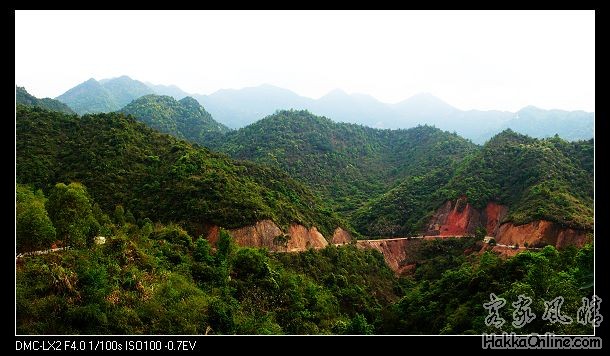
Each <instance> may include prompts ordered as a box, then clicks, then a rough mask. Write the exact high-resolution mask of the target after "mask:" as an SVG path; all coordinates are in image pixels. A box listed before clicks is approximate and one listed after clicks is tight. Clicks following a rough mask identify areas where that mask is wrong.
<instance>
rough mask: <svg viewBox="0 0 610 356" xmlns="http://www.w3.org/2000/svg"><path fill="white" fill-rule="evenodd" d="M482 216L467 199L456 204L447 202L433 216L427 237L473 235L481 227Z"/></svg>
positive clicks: (463, 198) (460, 199)
mask: <svg viewBox="0 0 610 356" xmlns="http://www.w3.org/2000/svg"><path fill="white" fill-rule="evenodd" d="M480 220H481V214H480V213H479V212H478V211H477V210H476V209H474V208H473V207H472V206H471V205H470V203H468V200H467V199H466V197H461V198H459V199H458V200H456V201H455V202H452V201H447V202H445V204H444V205H443V206H441V207H440V208H439V209H438V210H437V211H436V213H435V214H434V215H433V216H432V219H431V220H430V224H429V225H428V229H427V232H426V235H432V236H435V235H440V236H463V235H467V234H472V233H474V231H475V230H476V228H477V227H479V226H481V221H480Z"/></svg>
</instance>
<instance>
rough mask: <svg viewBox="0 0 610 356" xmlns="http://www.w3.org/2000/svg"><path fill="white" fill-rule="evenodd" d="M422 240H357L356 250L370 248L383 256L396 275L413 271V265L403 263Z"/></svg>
mask: <svg viewBox="0 0 610 356" xmlns="http://www.w3.org/2000/svg"><path fill="white" fill-rule="evenodd" d="M421 243H422V239H409V238H395V239H381V240H358V241H357V242H356V246H357V247H358V248H372V249H375V250H377V251H379V252H381V254H382V255H383V258H384V259H385V261H386V263H387V264H388V266H389V267H390V268H391V269H392V270H393V271H394V272H396V273H397V274H403V273H405V272H407V271H409V270H412V269H413V264H409V263H405V261H406V260H407V257H409V255H412V254H413V251H414V250H415V249H416V248H417V247H419V246H420V245H421Z"/></svg>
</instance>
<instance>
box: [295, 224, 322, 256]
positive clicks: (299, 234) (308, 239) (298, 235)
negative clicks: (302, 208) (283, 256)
mask: <svg viewBox="0 0 610 356" xmlns="http://www.w3.org/2000/svg"><path fill="white" fill-rule="evenodd" d="M288 235H289V238H288V243H287V245H286V250H285V251H286V252H297V251H305V250H307V249H308V248H314V249H316V250H317V249H320V248H324V247H326V245H328V242H327V241H326V239H325V238H324V236H322V234H321V233H320V232H318V229H316V227H315V226H313V227H312V228H310V229H307V228H306V227H305V226H303V225H290V228H289V230H288Z"/></svg>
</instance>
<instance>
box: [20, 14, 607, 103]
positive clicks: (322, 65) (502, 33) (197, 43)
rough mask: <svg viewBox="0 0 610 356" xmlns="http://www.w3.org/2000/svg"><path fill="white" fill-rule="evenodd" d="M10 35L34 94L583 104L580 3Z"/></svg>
mask: <svg viewBox="0 0 610 356" xmlns="http://www.w3.org/2000/svg"><path fill="white" fill-rule="evenodd" d="M15 35H16V38H15V62H16V68H15V81H16V84H18V85H20V86H25V87H26V89H27V90H28V91H29V92H30V93H31V94H33V95H35V96H37V97H47V96H48V97H56V96H58V95H60V94H62V93H63V92H64V91H66V90H68V89H69V88H71V87H73V86H75V85H77V84H79V83H81V82H83V81H85V80H87V79H89V78H91V77H93V78H96V79H103V78H110V77H116V76H120V75H124V74H126V75H129V76H130V77H132V78H133V79H138V80H141V81H149V82H152V83H155V84H175V85H177V86H179V87H180V88H182V89H183V90H185V91H187V92H190V93H201V94H209V93H212V92H214V91H216V90H218V89H222V88H242V87H246V86H256V85H260V84H263V83H268V84H273V85H277V86H280V87H284V88H287V89H291V90H293V91H295V92H296V93H298V94H301V95H304V96H309V97H313V98H318V97H320V96H322V95H324V94H326V93H327V92H329V91H330V90H332V89H335V88H341V89H343V90H345V91H347V92H348V93H354V92H356V93H366V94H370V95H372V96H374V97H376V98H377V99H379V100H381V101H384V102H398V101H400V100H403V99H406V98H408V97H409V96H411V95H413V94H416V93H420V92H429V93H432V94H434V95H436V96H438V97H440V98H441V99H443V100H445V101H447V102H448V103H449V104H451V105H453V106H455V107H457V108H460V109H473V108H477V109H500V110H511V111H516V110H518V109H520V108H522V107H523V106H526V105H530V104H531V105H536V106H539V107H541V108H545V109H549V108H560V109H567V110H574V109H583V110H587V111H594V109H595V13H594V12H593V11H544V12H540V11H528V12H523V11H496V12H489V11H443V12H440V11H324V12H322V11H298V12H296V11H240V12H235V11H17V12H16V14H15Z"/></svg>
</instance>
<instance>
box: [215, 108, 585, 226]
mask: <svg viewBox="0 0 610 356" xmlns="http://www.w3.org/2000/svg"><path fill="white" fill-rule="evenodd" d="M212 147H215V148H218V149H220V150H222V151H224V152H227V153H229V154H230V155H232V156H233V157H236V158H240V159H249V160H255V161H257V162H261V163H266V164H271V165H275V166H277V167H280V168H282V169H284V170H285V171H286V172H288V173H289V174H290V175H291V176H293V177H295V178H298V179H300V180H302V181H303V182H305V183H306V184H308V185H309V186H310V187H311V189H313V190H314V191H316V192H318V193H320V194H321V195H322V196H323V197H324V198H326V199H328V200H329V201H330V202H331V203H332V204H333V205H334V207H335V210H336V211H339V212H341V213H343V214H345V215H346V216H347V217H349V218H350V220H351V223H352V226H353V227H354V228H355V229H356V230H357V231H359V232H360V233H362V234H364V235H369V236H388V235H404V234H414V233H417V232H420V231H421V229H422V228H423V226H424V225H425V223H426V221H427V219H428V217H429V215H430V214H431V213H432V212H433V211H434V210H436V208H438V207H439V206H440V205H441V204H442V203H443V202H444V201H446V200H454V199H457V198H458V197H460V196H466V197H467V198H468V200H469V201H470V202H471V203H472V204H473V205H474V207H475V208H478V209H482V208H484V207H485V205H486V204H487V203H488V202H490V201H493V202H496V203H499V204H504V205H507V206H508V207H509V212H510V214H509V216H508V217H507V219H508V220H509V221H513V222H515V223H517V224H522V223H527V222H530V221H533V220H537V219H545V220H550V221H554V222H558V223H560V224H561V225H562V226H570V227H574V228H579V229H592V224H593V213H592V209H593V164H592V162H593V141H592V140H590V141H576V142H567V141H564V140H562V139H560V138H558V137H554V138H548V139H534V138H530V137H527V136H524V135H520V134H517V133H515V132H513V131H510V130H506V131H504V132H502V133H500V134H498V135H496V136H495V137H494V138H493V139H491V140H490V141H489V142H487V143H486V144H485V145H483V146H482V147H481V146H476V145H474V144H472V143H470V142H469V141H467V140H465V139H462V138H461V137H459V136H457V135H455V134H450V133H447V132H444V131H441V130H439V129H436V128H433V127H429V126H420V127H416V128H413V129H409V130H379V129H371V128H367V127H363V126H358V125H352V124H338V123H334V122H332V121H331V120H329V119H327V118H324V117H318V116H315V115H312V114H310V113H309V112H307V111H280V112H277V113H276V114H274V115H271V116H269V117H266V118H264V119H263V120H261V121H259V122H257V123H254V124H252V125H250V126H247V127H245V128H243V129H240V130H237V131H234V132H230V133H228V134H227V135H226V136H225V137H222V138H220V139H218V140H217V141H215V142H212Z"/></svg>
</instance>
